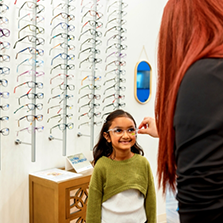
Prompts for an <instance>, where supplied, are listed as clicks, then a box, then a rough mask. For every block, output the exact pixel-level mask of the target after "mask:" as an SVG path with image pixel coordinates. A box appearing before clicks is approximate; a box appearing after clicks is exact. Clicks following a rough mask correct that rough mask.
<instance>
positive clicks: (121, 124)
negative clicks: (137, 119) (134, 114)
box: [104, 117, 136, 151]
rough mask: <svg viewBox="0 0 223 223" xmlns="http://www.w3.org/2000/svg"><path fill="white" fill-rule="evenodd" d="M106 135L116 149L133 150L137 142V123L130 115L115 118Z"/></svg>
mask: <svg viewBox="0 0 223 223" xmlns="http://www.w3.org/2000/svg"><path fill="white" fill-rule="evenodd" d="M108 132H109V133H107V132H104V137H105V139H106V140H107V141H108V142H111V143H112V147H113V149H115V150H119V151H120V150H131V147H132V146H133V145H134V144H135V143H136V134H135V124H134V122H133V120H132V119H130V118H128V117H118V118H115V119H114V120H113V122H112V124H111V126H110V128H109V130H108Z"/></svg>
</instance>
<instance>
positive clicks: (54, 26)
mask: <svg viewBox="0 0 223 223" xmlns="http://www.w3.org/2000/svg"><path fill="white" fill-rule="evenodd" d="M60 24H61V23H58V24H57V25H56V26H54V27H53V28H52V30H51V34H50V35H51V36H52V34H53V30H54V29H56V27H57V26H59V25H60Z"/></svg>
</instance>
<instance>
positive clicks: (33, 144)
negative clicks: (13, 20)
mask: <svg viewBox="0 0 223 223" xmlns="http://www.w3.org/2000/svg"><path fill="white" fill-rule="evenodd" d="M33 4H34V5H36V4H37V0H33ZM32 13H33V18H34V19H33V25H35V27H36V26H37V20H36V18H37V7H34V8H33V11H32ZM36 30H37V29H35V31H34V36H37V31H36ZM32 47H33V48H34V49H36V47H37V44H36V41H33V42H32ZM32 59H33V60H34V61H37V60H36V59H37V54H36V53H34V54H33V55H32ZM36 68H37V66H36V63H32V71H33V72H34V73H35V74H36ZM32 81H33V82H34V83H36V75H32ZM31 91H32V93H33V94H36V87H34V88H32V90H31ZM32 103H33V104H34V105H36V97H35V96H34V97H33V98H32ZM36 110H37V109H36V108H35V107H34V109H33V110H32V115H33V116H34V117H36ZM15 144H16V145H19V144H26V145H31V161H32V162H35V161H36V119H35V118H34V120H33V122H32V124H31V143H28V142H23V141H21V140H19V139H16V140H15Z"/></svg>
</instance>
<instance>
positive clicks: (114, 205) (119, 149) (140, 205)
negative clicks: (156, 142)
mask: <svg viewBox="0 0 223 223" xmlns="http://www.w3.org/2000/svg"><path fill="white" fill-rule="evenodd" d="M136 134H137V129H136V123H135V120H134V119H133V117H132V116H131V115H130V114H129V113H127V112H125V111H123V110H116V111H114V112H112V113H111V114H110V115H109V116H108V117H107V118H106V120H105V123H104V125H103V127H102V130H101V132H100V137H99V141H98V143H97V144H96V145H95V147H94V150H93V155H94V165H95V166H94V172H93V174H92V177H91V181H90V186H89V196H88V204H87V217H86V222H87V223H113V222H115V223H145V222H148V223H155V222H156V194H155V188H154V182H153V175H152V172H151V169H150V165H149V162H148V161H147V159H146V158H145V157H143V155H144V152H143V150H142V149H141V148H140V147H139V145H138V144H137V142H136Z"/></svg>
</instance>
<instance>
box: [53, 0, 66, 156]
mask: <svg viewBox="0 0 223 223" xmlns="http://www.w3.org/2000/svg"><path fill="white" fill-rule="evenodd" d="M69 2H70V1H69V0H65V1H64V3H65V4H66V10H65V13H67V15H68V14H69ZM51 3H52V1H51ZM65 22H66V24H68V23H69V19H68V16H67V18H66V19H65ZM66 30H67V31H66V34H67V35H68V28H67V29H66ZM63 40H64V43H65V45H67V47H64V53H65V54H66V55H68V38H66V37H65V36H64V38H63ZM64 64H65V66H66V67H67V66H68V59H66V60H65V63H64ZM67 79H68V70H67V69H65V70H64V79H63V84H64V86H65V89H64V90H63V94H64V99H63V107H62V114H63V115H62V120H63V124H64V125H65V128H64V130H63V131H62V132H63V135H62V139H59V138H55V137H53V136H52V135H50V136H49V140H50V141H52V140H59V141H62V147H63V148H62V155H63V156H66V154H67V97H66V95H67V86H68V84H67Z"/></svg>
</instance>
